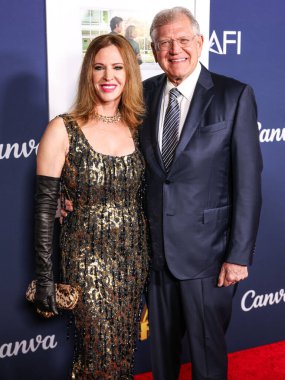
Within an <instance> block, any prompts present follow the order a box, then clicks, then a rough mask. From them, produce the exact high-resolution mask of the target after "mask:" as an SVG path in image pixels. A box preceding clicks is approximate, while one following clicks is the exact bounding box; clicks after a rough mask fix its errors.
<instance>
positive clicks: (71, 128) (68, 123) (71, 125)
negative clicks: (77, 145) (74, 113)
mask: <svg viewBox="0 0 285 380" xmlns="http://www.w3.org/2000/svg"><path fill="white" fill-rule="evenodd" d="M58 116H59V117H61V118H62V119H63V122H64V125H65V128H66V130H67V134H68V139H69V142H71V141H72V139H73V138H74V136H75V134H76V131H77V128H78V127H77V125H76V123H75V121H74V120H73V119H72V117H71V116H70V115H69V114H68V113H64V114H61V115H58Z"/></svg>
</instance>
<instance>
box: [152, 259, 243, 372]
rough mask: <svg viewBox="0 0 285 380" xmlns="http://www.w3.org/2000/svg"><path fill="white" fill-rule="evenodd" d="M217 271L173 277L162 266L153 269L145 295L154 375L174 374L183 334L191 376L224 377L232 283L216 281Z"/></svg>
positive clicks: (177, 370) (232, 291) (232, 293)
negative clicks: (222, 284) (195, 276)
mask: <svg viewBox="0 0 285 380" xmlns="http://www.w3.org/2000/svg"><path fill="white" fill-rule="evenodd" d="M217 277H218V275H217V276H215V277H208V278H201V279H194V280H178V279H176V278H175V277H174V276H173V275H172V274H171V273H170V271H169V270H168V269H167V267H166V266H165V268H164V269H163V270H161V271H154V270H153V271H152V274H151V281H150V287H149V295H148V308H149V324H150V346H151V360H152V372H153V378H154V380H177V379H178V378H179V370H180V354H181V344H182V338H183V336H184V334H185V333H186V334H187V341H188V344H189V350H190V356H191V362H192V380H206V379H207V380H226V379H227V348H226V342H225V332H226V330H227V327H228V324H229V321H230V317H231V310H232V297H233V295H234V293H235V291H236V285H235V286H230V287H222V288H218V287H217Z"/></svg>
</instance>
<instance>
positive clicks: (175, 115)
mask: <svg viewBox="0 0 285 380" xmlns="http://www.w3.org/2000/svg"><path fill="white" fill-rule="evenodd" d="M179 95H180V92H179V91H178V90H177V89H176V88H172V89H171V90H170V91H169V103H168V106H167V109H166V113H165V118H164V125H163V133H162V149H161V154H162V160H163V162H164V166H165V169H166V171H167V172H168V171H169V168H170V166H171V164H172V161H173V158H174V153H175V149H176V147H177V144H178V131H179V121H180V108H179V104H178V100H177V98H178V96H179Z"/></svg>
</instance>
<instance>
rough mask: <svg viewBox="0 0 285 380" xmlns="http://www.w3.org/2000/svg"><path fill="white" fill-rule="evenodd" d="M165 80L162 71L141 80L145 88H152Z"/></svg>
mask: <svg viewBox="0 0 285 380" xmlns="http://www.w3.org/2000/svg"><path fill="white" fill-rule="evenodd" d="M165 80H166V75H165V74H164V73H162V74H159V75H155V76H153V77H150V78H148V79H145V80H144V81H143V87H144V88H145V89H146V88H147V89H149V88H154V87H157V86H161V85H162V84H163V82H164V81H165Z"/></svg>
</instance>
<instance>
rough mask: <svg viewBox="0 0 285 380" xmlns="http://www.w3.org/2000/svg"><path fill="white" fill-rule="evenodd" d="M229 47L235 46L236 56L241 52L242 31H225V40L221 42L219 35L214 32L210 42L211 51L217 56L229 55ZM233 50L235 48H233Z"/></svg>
mask: <svg viewBox="0 0 285 380" xmlns="http://www.w3.org/2000/svg"><path fill="white" fill-rule="evenodd" d="M229 45H234V49H235V51H236V54H238V55H239V54H240V52H241V31H235V30H224V31H223V38H222V41H221V42H220V41H219V39H218V36H217V33H216V32H215V31H213V33H212V35H211V37H210V40H209V51H210V52H212V53H216V54H223V55H225V54H227V53H228V49H229ZM232 48H233V46H232Z"/></svg>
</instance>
